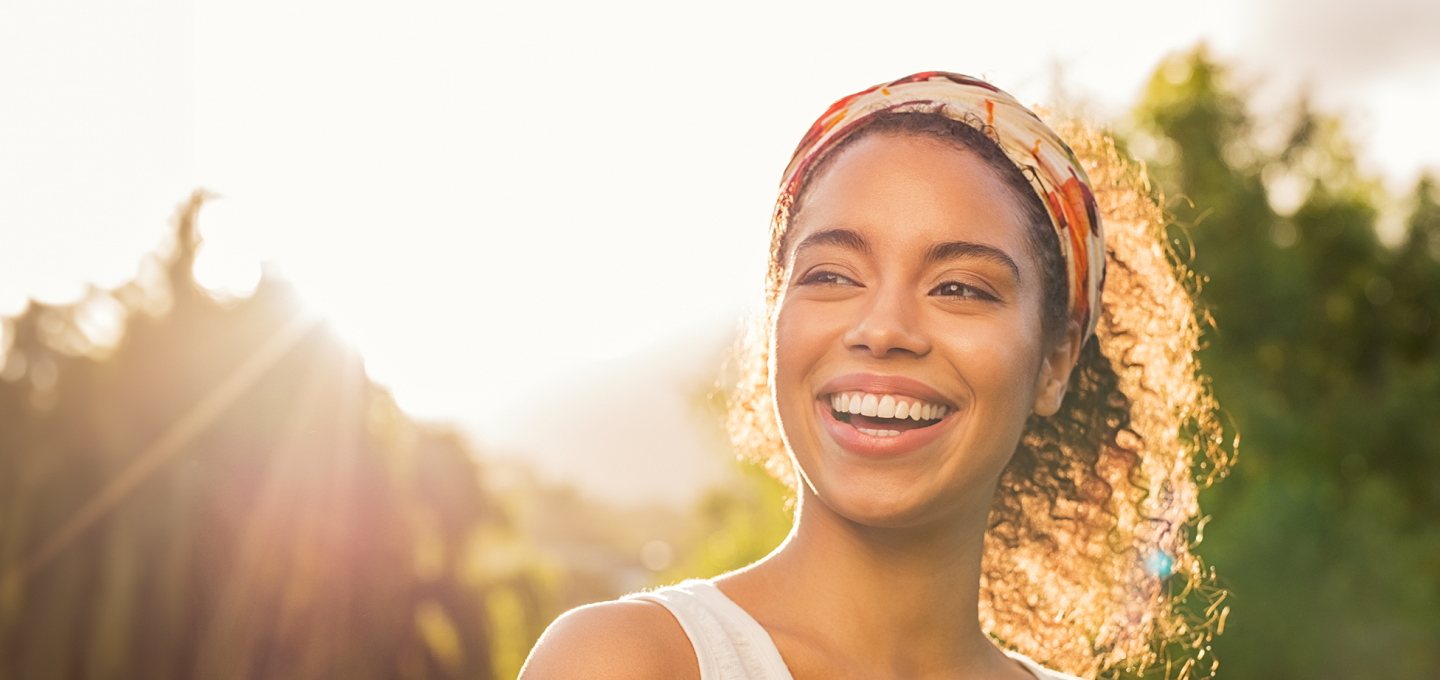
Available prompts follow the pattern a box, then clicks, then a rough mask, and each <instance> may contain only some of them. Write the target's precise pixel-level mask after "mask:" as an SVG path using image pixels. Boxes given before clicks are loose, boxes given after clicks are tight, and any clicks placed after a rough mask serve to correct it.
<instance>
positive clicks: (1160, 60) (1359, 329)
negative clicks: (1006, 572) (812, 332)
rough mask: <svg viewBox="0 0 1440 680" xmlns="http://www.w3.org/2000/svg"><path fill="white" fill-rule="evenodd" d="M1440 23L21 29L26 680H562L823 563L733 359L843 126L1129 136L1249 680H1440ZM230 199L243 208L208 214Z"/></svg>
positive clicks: (1310, 6)
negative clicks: (619, 644)
mask: <svg viewBox="0 0 1440 680" xmlns="http://www.w3.org/2000/svg"><path fill="white" fill-rule="evenodd" d="M1437 31H1440V5H1437V4H1435V3H1426V2H1422V1H1419V0H1380V1H1378V2H1372V3H1368V4H1364V5H1362V4H1360V3H1357V2H1336V1H1333V0H1327V1H1321V2H1304V3H1302V2H1299V0H1263V1H1260V2H1240V1H1239V0H1218V1H1216V2H1210V3H1205V4H1204V5H1203V6H1195V5H1193V4H1185V5H1182V4H1177V3H1153V2H1150V3H1141V2H1130V1H1125V2H1112V3H1101V4H1096V3H1088V4H1086V3H1059V2H1052V3H1038V4H1037V3H1025V4H1023V5H1015V6H1013V7H1010V6H999V5H995V6H984V7H970V6H965V5H963V4H960V3H925V2H915V3H899V4H891V5H887V6H886V8H885V9H884V10H883V13H881V10H877V9H876V8H875V7H873V6H869V5H861V4H859V3H846V2H830V3H817V2H808V3H807V2H796V3H778V4H777V3H745V2H738V3H727V4H724V5H723V6H721V5H703V4H694V5H675V4H674V3H669V4H662V3H655V2H639V1H636V2H620V3H611V4H606V5H599V4H593V3H578V2H568V3H544V2H539V3H510V4H504V5H502V4H498V3H458V2H433V3H418V4H417V3H407V4H400V3H382V2H360V3H355V2H351V3H343V4H342V3H338V2H315V3H308V4H304V5H297V4H295V3H279V2H268V1H254V2H247V3H236V2H220V1H215V0H137V1H135V2H130V3H125V4H124V5H117V4H113V3H99V2H93V1H74V0H58V1H53V2H44V3H40V2H30V1H25V0H4V2H0V149H3V152H0V317H3V319H4V321H3V337H0V356H3V363H0V678H27V679H28V678H37V679H39V678H45V679H48V678H57V679H58V678H141V677H143V678H180V677H206V678H209V677H233V678H251V677H265V678H292V677H293V678H300V677H305V678H310V677H342V676H343V677H353V678H365V677H376V678H405V679H410V678H513V677H514V676H515V675H516V673H517V672H518V670H519V667H520V664H521V663H522V662H523V660H524V657H525V654H526V653H527V652H528V650H529V648H530V646H531V645H532V644H533V642H534V640H535V639H536V638H537V637H538V635H539V634H540V632H541V631H543V630H544V628H545V626H546V625H547V624H548V623H549V622H550V621H551V620H552V619H553V618H554V617H555V616H556V615H558V614H559V613H560V612H563V611H564V610H566V609H568V608H570V607H574V606H577V605H580V604H584V603H587V602H594V601H599V600H604V599H611V598H614V597H616V596H618V595H620V594H623V593H625V592H628V591H632V590H635V589H638V588H641V587H647V586H653V585H658V584H663V583H668V582H673V581H676V580H679V579H681V578H685V577H690V576H710V575H714V574H718V573H720V572H722V571H725V570H728V569H731V568H734V567H737V566H740V565H743V564H745V563H746V562H748V561H751V560H753V559H755V558H757V557H759V556H762V555H764V554H765V553H766V552H768V551H769V550H770V549H771V548H772V547H773V546H775V545H776V544H778V542H779V541H780V540H781V539H782V538H783V537H784V535H785V533H786V531H787V530H788V528H789V522H790V516H789V513H788V510H787V507H786V493H785V491H784V490H783V489H782V488H781V487H779V486H778V485H777V484H775V483H774V482H772V481H770V480H768V479H767V478H766V477H765V475H764V474H763V472H761V471H759V470H757V469H755V468H753V467H750V466H746V465H743V464H740V463H738V462H736V461H735V458H734V455H733V452H731V451H730V449H729V448H728V444H727V443H726V442H725V439H724V437H723V433H722V430H721V427H720V422H719V417H720V415H721V405H722V404H723V401H724V396H725V389H726V384H727V382H726V381H727V378H726V364H725V361H724V359H725V355H726V350H727V348H728V347H729V346H730V345H731V343H732V342H733V340H734V338H735V334H736V333H737V331H738V329H739V325H740V322H741V319H743V318H744V317H745V315H747V314H748V313H750V312H752V311H753V310H754V309H755V305H756V303H758V302H759V294H760V283H761V277H762V274H763V271H764V269H763V267H764V255H765V247H766V243H765V240H766V239H765V230H766V226H767V223H768V219H769V214H770V209H771V202H772V201H773V197H774V190H775V183H776V182H777V181H778V178H779V175H780V172H781V170H782V169H783V167H784V165H785V163H786V162H787V160H788V156H789V153H790V151H791V149H792V148H793V145H794V143H795V142H796V141H797V140H798V139H799V137H800V135H801V134H802V133H803V132H804V130H805V129H806V128H807V127H808V125H809V124H810V122H811V121H812V120H813V118H814V117H815V116H816V115H818V114H819V113H820V112H821V111H823V110H824V108H825V107H826V106H827V105H828V104H829V103H830V102H831V101H832V100H833V99H835V98H837V97H838V96H840V95H843V94H846V93H849V92H852V91H854V90H857V89H860V88H862V87H865V86H868V85H871V84H874V83H876V82H880V81H883V80H887V79H892V78H895V77H898V76H901V75H904V74H907V73H911V72H915V71H920V70H928V69H936V68H940V69H946V70H954V71H959V72H964V73H971V74H974V75H981V76H985V77H987V78H989V79H990V80H991V81H992V82H994V83H995V84H997V85H999V86H1000V87H1002V88H1005V89H1007V90H1009V91H1011V92H1012V93H1014V94H1016V95H1017V96H1018V97H1019V98H1020V99H1021V100H1022V101H1026V102H1029V103H1035V104H1039V105H1042V106H1045V107H1047V108H1048V109H1050V110H1052V111H1056V112H1060V113H1063V114H1067V115H1077V116H1081V117H1085V118H1087V119H1089V120H1091V121H1094V122H1095V123H1097V124H1099V125H1102V126H1106V127H1108V128H1110V129H1111V130H1112V131H1113V132H1114V134H1115V135H1116V137H1117V140H1118V141H1119V143H1120V144H1121V145H1122V147H1123V148H1125V149H1126V150H1128V151H1129V152H1130V153H1132V154H1134V155H1135V156H1136V157H1137V158H1138V159H1140V160H1142V161H1143V162H1144V163H1145V164H1146V167H1147V168H1148V170H1149V172H1150V174H1151V177H1152V179H1153V180H1154V183H1155V187H1156V190H1157V195H1162V194H1163V196H1164V199H1165V201H1166V206H1167V208H1169V210H1170V211H1171V212H1172V213H1173V214H1174V217H1175V224H1174V225H1173V227H1172V233H1173V236H1174V238H1175V243H1174V245H1175V247H1176V249H1177V252H1179V253H1180V254H1181V256H1182V258H1183V259H1185V260H1186V261H1188V262H1189V264H1190V266H1191V267H1192V268H1193V269H1195V270H1196V271H1197V272H1198V274H1199V276H1200V294H1199V297H1200V301H1201V303H1202V306H1203V308H1204V309H1205V310H1206V312H1207V313H1208V314H1209V316H1210V317H1211V319H1212V320H1213V325H1212V327H1211V329H1210V331H1209V332H1208V334H1207V338H1206V339H1207V344H1206V347H1205V349H1204V350H1203V352H1202V355H1201V361H1202V365H1203V367H1204V369H1205V371H1206V372H1207V373H1208V374H1209V375H1210V376H1211V377H1212V379H1213V386H1214V390H1215V393H1216V395H1217V397H1218V398H1219V401H1220V403H1221V405H1222V407H1223V408H1224V410H1225V413H1226V417H1227V418H1229V419H1230V420H1232V421H1233V423H1234V425H1235V428H1236V430H1237V431H1238V432H1239V433H1240V435H1241V444H1240V456H1239V462H1238V465H1237V466H1236V468H1235V470H1234V472H1233V473H1232V474H1231V476H1230V477H1229V478H1228V479H1226V480H1224V481H1223V482H1221V483H1219V484H1217V485H1216V486H1214V487H1213V488H1211V489H1209V490H1207V491H1206V492H1205V494H1204V495H1203V496H1202V507H1203V508H1204V510H1205V512H1206V514H1207V515H1209V516H1210V521H1208V522H1206V523H1204V524H1203V525H1202V526H1203V541H1202V542H1201V544H1200V546H1199V551H1200V553H1201V555H1202V556H1203V557H1204V558H1205V560H1206V561H1207V563H1208V564H1210V565H1212V566H1214V567H1215V568H1216V569H1217V572H1218V574H1219V578H1220V581H1221V583H1222V585H1224V586H1226V587H1227V588H1229V589H1230V591H1231V598H1232V599H1230V600H1227V604H1229V605H1230V606H1231V607H1232V612H1231V615H1230V616H1229V618H1228V620H1227V623H1226V630H1225V634H1224V635H1223V636H1221V637H1220V638H1219V639H1218V641H1217V643H1216V644H1215V649H1214V654H1215V655H1216V656H1217V657H1218V658H1219V659H1220V660H1221V666H1220V668H1219V671H1218V676H1219V677H1222V678H1307V679H1309V678H1429V679H1434V678H1437V677H1440V203H1437V201H1440V189H1437V188H1436V186H1435V179H1434V175H1435V173H1437V172H1440V126H1437V125H1436V124H1435V123H1434V121H1433V117H1434V116H1433V112H1434V111H1435V110H1437V108H1440V41H1436V40H1435V39H1434V36H1435V35H1436V33H1437ZM197 188H198V189H201V190H199V191H197Z"/></svg>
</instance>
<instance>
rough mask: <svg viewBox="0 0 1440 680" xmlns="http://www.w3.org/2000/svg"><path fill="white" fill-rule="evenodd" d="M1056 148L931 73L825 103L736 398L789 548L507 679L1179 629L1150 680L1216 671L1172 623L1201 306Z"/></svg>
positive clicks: (989, 99) (580, 623) (783, 673)
mask: <svg viewBox="0 0 1440 680" xmlns="http://www.w3.org/2000/svg"><path fill="white" fill-rule="evenodd" d="M1081 132H1083V131H1081ZM1076 136H1077V138H1078V139H1077V141H1078V142H1080V143H1081V150H1082V152H1083V155H1085V156H1086V157H1087V158H1088V159H1090V163H1089V164H1088V167H1082V164H1081V163H1080V162H1079V161H1078V160H1077V159H1076V155H1075V154H1074V153H1072V152H1071V150H1070V148H1069V147H1068V146H1067V145H1066V144H1065V143H1064V142H1063V141H1061V139H1060V137H1059V136H1058V135H1057V134H1056V133H1055V132H1053V131H1052V130H1051V129H1050V128H1049V127H1047V126H1046V125H1045V124H1044V123H1043V122H1041V121H1040V119H1039V118H1038V117H1036V116H1035V115H1034V114H1033V113H1031V112H1030V111H1029V110H1028V109H1025V108H1024V107H1023V106H1021V105H1020V104H1019V103H1018V102H1016V101H1015V100H1014V99H1013V98H1012V97H1010V96H1009V95H1007V94H1005V93H1003V92H1001V91H999V90H997V89H996V88H994V87H993V86H991V85H989V84H987V83H984V82H982V81H978V80H975V79H972V78H968V77H965V76H960V75H956V74H950V73H921V74H916V75H913V76H910V77H908V78H902V79H900V80H897V81H894V82H892V83H887V84H884V85H880V86H876V87H873V88H870V89H868V90H865V91H863V92H860V93H857V94H855V95H852V96H849V97H846V98H844V99H841V100H840V101H838V102H836V103H835V104H834V105H833V106H832V107H831V108H830V110H829V111H827V112H826V113H825V115H824V116H822V117H821V118H820V120H819V121H817V122H816V123H815V125H814V126H813V127H812V128H811V129H810V131H809V132H808V133H807V134H806V136H805V137H804V139H802V140H801V142H800V146H799V148H798V149H797V150H796V152H795V155H794V158H793V160H792V161H791V164H790V167H789V168H788V169H787V170H786V173H785V176H784V179H783V181H782V183H781V192H780V198H779V201H778V202H777V206H776V211H775V219H774V223H773V225H772V233H771V236H772V240H771V262H770V275H769V279H768V282H767V307H768V313H767V315H766V317H765V319H764V320H763V328H762V329H761V330H762V332H761V333H759V334H758V336H757V337H758V338H760V339H761V340H760V341H759V342H757V343H755V347H754V351H753V353H752V354H753V356H752V361H751V368H752V370H751V371H750V373H749V379H748V381H746V382H744V383H743V384H742V385H741V386H740V388H739V389H738V390H737V395H736V397H735V399H734V401H733V403H732V414H731V415H732V423H731V425H732V432H733V433H734V434H735V435H736V439H737V442H738V443H740V444H742V446H744V447H745V448H746V449H748V450H749V451H750V452H751V453H752V454H753V455H756V456H757V457H758V459H759V460H761V461H763V462H764V463H765V464H766V466H767V468H768V469H770V470H771V471H772V473H773V474H775V475H776V476H778V477H780V478H781V479H784V480H787V481H788V482H789V483H790V484H791V486H792V488H794V489H795V490H796V494H797V499H798V503H797V505H796V517H795V528H794V530H793V531H792V532H791V534H790V536H789V537H788V538H787V540H786V541H785V543H784V544H783V545H781V546H780V547H779V548H777V549H776V550H775V551H774V552H773V553H771V554H770V555H769V556H768V557H766V558H765V559H763V560H761V561H760V562H758V563H756V564H753V565H751V566H749V567H746V568H744V569H741V570H739V571H736V572H732V573H730V574H726V575H724V576H721V577H719V578H716V579H713V580H710V581H687V582H685V583H682V584H680V585H678V586H674V587H670V588H662V589H659V590H656V591H653V592H650V593H641V594H638V595H632V596H630V597H627V598H625V599H623V600H621V601H618V602H610V603H604V604H599V605H593V606H589V607H583V608H580V609H577V610H575V611H572V612H570V613H569V614H566V615H565V616H563V617H561V618H560V619H559V620H558V621H556V622H555V623H554V624H553V625H552V626H551V628H550V629H549V630H548V631H547V632H546V634H545V636H544V637H543V638H542V639H541V641H540V642H539V644H538V645H537V646H536V648H535V650H534V651H533V652H532V655H531V657H530V659H529V661H528V662H527V664H526V667H525V670H524V671H523V672H522V677H524V678H526V679H527V680H531V679H533V680H544V679H549V678H571V677H586V678H612V677H613V678H702V679H703V680H719V679H721V678H723V679H725V680H730V679H732V678H733V679H740V678H748V679H762V678H763V679H775V678H790V677H794V678H800V679H802V680H803V679H805V678H842V677H865V678H878V677H916V678H920V677H926V678H928V677H936V678H940V677H945V678H980V679H987V680H988V679H995V680H999V679H1002V678H1003V679H1014V680H1023V679H1033V678H1037V677H1038V678H1044V679H1055V678H1065V677H1070V676H1065V675H1061V674H1060V673H1057V672H1056V670H1051V669H1057V670H1061V671H1065V672H1068V673H1074V674H1077V675H1092V676H1093V675H1094V674H1096V673H1097V672H1099V671H1100V670H1102V669H1107V668H1117V667H1118V668H1128V669H1134V670H1138V669H1140V668H1142V667H1144V666H1147V665H1150V664H1153V663H1154V662H1156V661H1157V660H1161V658H1160V655H1163V654H1164V652H1165V651H1166V649H1168V647H1167V645H1168V643H1170V642H1175V641H1179V642H1184V643H1186V644H1187V645H1192V647H1191V649H1193V650H1199V651H1198V654H1197V655H1196V656H1195V657H1193V658H1191V659H1184V660H1179V661H1178V662H1177V660H1174V659H1169V658H1168V657H1167V658H1165V659H1163V661H1165V662H1166V663H1167V664H1169V667H1168V669H1167V671H1168V672H1169V673H1170V674H1171V675H1176V674H1178V675H1180V676H1185V675H1189V674H1190V673H1191V671H1192V669H1193V667H1194V664H1195V659H1202V660H1204V661H1205V662H1206V664H1207V665H1209V660H1208V659H1203V656H1204V653H1205V652H1204V643H1205V642H1207V641H1208V639H1209V638H1208V636H1209V635H1210V632H1209V628H1210V626H1209V625H1207V624H1209V623H1214V624H1218V625H1216V626H1215V627H1220V626H1223V619H1221V620H1219V621H1210V622H1206V621H1192V620H1187V618H1186V616H1185V615H1184V614H1183V613H1181V612H1179V611H1178V610H1177V607H1176V603H1177V602H1179V601H1180V600H1182V599H1184V598H1185V597H1187V596H1189V595H1190V594H1191V591H1192V587H1193V586H1203V585H1204V583H1205V582H1206V575H1205V574H1204V573H1203V571H1202V569H1201V566H1200V564H1199V562H1198V560H1197V559H1196V558H1195V557H1194V556H1192V555H1191V554H1190V552H1189V549H1188V548H1189V538H1188V532H1187V530H1186V529H1187V523H1188V522H1190V521H1191V520H1192V519H1193V518H1195V517H1196V516H1197V514H1198V507H1197V506H1196V503H1195V492H1196V486H1197V484H1196V480H1195V479H1194V478H1193V476H1192V474H1191V466H1192V462H1193V464H1195V465H1196V466H1197V467H1203V468H1205V469H1206V470H1207V471H1208V472H1209V473H1210V475H1211V476H1212V477H1213V474H1214V472H1215V471H1217V470H1219V469H1221V468H1222V467H1223V466H1224V464H1225V463H1226V462H1227V459H1226V458H1225V454H1224V451H1223V450H1222V449H1221V447H1220V439H1219V434H1220V428H1219V427H1218V425H1217V424H1216V422H1215V420H1214V418H1213V413H1214V404H1213V402H1211V400H1210V398H1209V396H1208V393H1207V392H1206V390H1205V389H1204V388H1203V383H1202V382H1201V381H1200V379H1199V376H1198V374H1197V372H1196V367H1195V365H1194V363H1193V360H1192V356H1191V355H1192V353H1193V351H1194V349H1195V347H1196V338H1197V328H1196V323H1195V319H1194V314H1193V308H1192V305H1191V302H1190V298H1189V295H1188V292H1187V290H1186V288H1185V287H1184V286H1183V285H1182V284H1181V283H1180V282H1179V281H1177V277H1176V269H1177V267H1175V266H1174V265H1173V264H1172V262H1171V260H1170V258H1169V257H1168V251H1167V250H1165V249H1164V248H1162V244H1163V243H1164V239H1163V232H1162V227H1163V222H1162V220H1161V215H1160V213H1159V210H1158V209H1157V208H1156V207H1155V204H1154V203H1153V202H1152V201H1151V200H1149V199H1148V197H1147V192H1146V191H1145V187H1144V186H1143V185H1142V184H1141V182H1143V178H1138V177H1137V176H1136V175H1135V174H1134V173H1132V172H1130V171H1129V168H1128V166H1126V165H1125V164H1124V163H1122V162H1121V161H1120V160H1119V158H1118V157H1117V156H1116V154H1115V152H1114V150H1113V147H1111V146H1109V145H1108V144H1107V143H1106V142H1105V141H1103V140H1101V139H1100V138H1098V137H1096V136H1094V135H1085V134H1081V133H1080V132H1077V135H1076ZM1087 170H1088V171H1089V174H1090V175H1091V176H1094V177H1096V179H1097V180H1099V181H1098V182H1096V183H1091V182H1090V180H1089V179H1088V178H1087ZM1102 222H1103V223H1104V227H1102ZM1107 229H1108V230H1109V234H1108V238H1109V242H1108V243H1107V242H1106V236H1105V234H1106V230H1107ZM1107 249H1108V255H1109V257H1108V260H1109V262H1108V264H1109V266H1108V267H1107ZM1102 290H1103V292H1104V300H1103V304H1102ZM1182 432H1184V433H1186V435H1187V436H1184V437H1182ZM1214 609H1215V608H1214V607H1211V608H1210V611H1209V612H1207V613H1211V614H1213V613H1215V612H1214V611H1213V610H1214ZM1216 616H1217V617H1223V614H1216ZM1002 647H1005V648H1008V649H1006V650H1004V651H1002ZM1032 658H1033V659H1034V660H1032ZM1037 661H1039V662H1041V663H1043V664H1045V666H1048V667H1050V668H1049V669H1047V668H1046V667H1044V666H1042V665H1040V663H1036V662H1037Z"/></svg>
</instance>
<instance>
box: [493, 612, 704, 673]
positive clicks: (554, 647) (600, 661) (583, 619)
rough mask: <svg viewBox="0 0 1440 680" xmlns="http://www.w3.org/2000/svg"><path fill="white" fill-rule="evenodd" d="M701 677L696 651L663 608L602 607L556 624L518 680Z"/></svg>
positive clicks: (531, 656)
mask: <svg viewBox="0 0 1440 680" xmlns="http://www.w3.org/2000/svg"><path fill="white" fill-rule="evenodd" d="M699 677H700V665H699V662H698V661H696V659H695V650H694V649H693V648H691V646H690V639H689V638H688V637H686V636H685V630H684V629H683V628H681V627H680V623H679V622H678V621H676V620H675V617H674V616H671V615H670V612H669V611H667V610H666V609H665V608H664V607H662V606H660V605H659V604H656V603H654V602H646V601H644V600H621V601H616V602H602V603H600V604H592V605H587V606H584V607H580V608H578V609H572V610H570V611H569V612H567V613H566V614H565V615H564V616H561V617H560V618H558V619H556V620H555V622H554V623H552V624H550V627H549V628H548V629H546V630H545V634H544V635H542V636H540V641H539V642H537V643H535V649H533V650H531V651H530V658H529V659H527V660H526V661H525V668H524V669H523V670H521V671H520V678H521V680H561V679H565V678H594V679H595V680H612V679H613V680H622V679H624V680H649V679H650V678H655V679H656V680H660V679H662V678H663V679H667V680H668V679H671V678H692V679H695V680H698V679H699Z"/></svg>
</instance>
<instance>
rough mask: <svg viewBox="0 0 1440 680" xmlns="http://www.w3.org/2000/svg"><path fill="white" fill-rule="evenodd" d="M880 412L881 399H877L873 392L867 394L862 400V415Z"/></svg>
mask: <svg viewBox="0 0 1440 680" xmlns="http://www.w3.org/2000/svg"><path fill="white" fill-rule="evenodd" d="M879 412H880V400H879V399H876V398H875V395H873V394H867V395H865V399H863V400H862V401H861V402H860V415H862V416H873V415H875V414H876V413H879Z"/></svg>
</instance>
